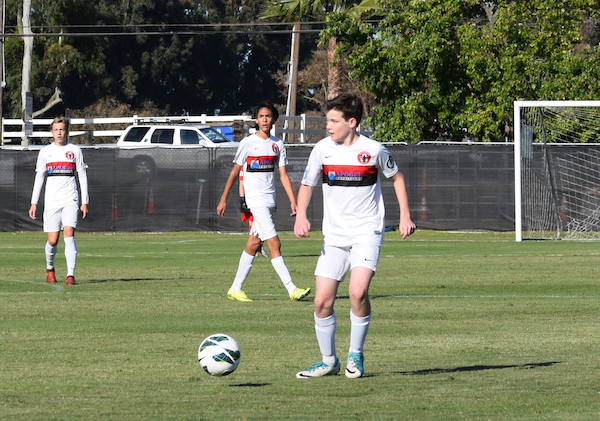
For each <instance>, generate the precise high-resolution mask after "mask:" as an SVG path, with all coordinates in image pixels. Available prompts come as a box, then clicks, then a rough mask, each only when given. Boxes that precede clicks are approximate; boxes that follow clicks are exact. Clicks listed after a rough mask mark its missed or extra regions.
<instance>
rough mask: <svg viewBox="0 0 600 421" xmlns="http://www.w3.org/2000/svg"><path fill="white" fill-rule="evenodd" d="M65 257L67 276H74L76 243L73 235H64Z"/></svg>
mask: <svg viewBox="0 0 600 421" xmlns="http://www.w3.org/2000/svg"><path fill="white" fill-rule="evenodd" d="M63 240H64V242H65V258H66V259H67V276H75V266H76V265H77V245H76V244H75V237H64V238H63Z"/></svg>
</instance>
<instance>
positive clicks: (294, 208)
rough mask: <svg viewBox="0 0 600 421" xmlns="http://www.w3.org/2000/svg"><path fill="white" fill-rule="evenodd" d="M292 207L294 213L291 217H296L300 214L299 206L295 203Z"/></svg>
mask: <svg viewBox="0 0 600 421" xmlns="http://www.w3.org/2000/svg"><path fill="white" fill-rule="evenodd" d="M291 207H292V213H290V216H296V214H297V213H298V206H297V205H296V204H295V203H292V205H291Z"/></svg>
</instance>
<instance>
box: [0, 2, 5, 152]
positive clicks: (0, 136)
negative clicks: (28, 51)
mask: <svg viewBox="0 0 600 421" xmlns="http://www.w3.org/2000/svg"><path fill="white" fill-rule="evenodd" d="M5 1H6V0H0V2H1V4H0V146H2V144H3V143H4V130H3V129H4V125H3V124H2V97H3V96H4V86H5V85H6V77H5V74H4V6H5Z"/></svg>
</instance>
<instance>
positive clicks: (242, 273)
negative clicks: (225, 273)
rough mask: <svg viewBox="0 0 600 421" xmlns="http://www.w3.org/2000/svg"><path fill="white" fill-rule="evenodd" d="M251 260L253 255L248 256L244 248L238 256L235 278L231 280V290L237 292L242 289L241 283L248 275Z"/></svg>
mask: <svg viewBox="0 0 600 421" xmlns="http://www.w3.org/2000/svg"><path fill="white" fill-rule="evenodd" d="M252 262H254V256H250V255H249V254H248V253H246V251H245V250H244V251H243V252H242V255H241V256H240V262H239V264H238V269H237V272H236V274H235V278H234V280H233V284H231V288H230V290H231V292H238V291H241V290H242V285H243V284H244V281H245V280H246V278H247V277H248V274H249V273H250V269H252Z"/></svg>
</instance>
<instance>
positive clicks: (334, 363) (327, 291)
mask: <svg viewBox="0 0 600 421" xmlns="http://www.w3.org/2000/svg"><path fill="white" fill-rule="evenodd" d="M315 284H316V290H315V314H314V318H315V334H316V336H317V343H318V344H319V351H320V352H321V361H319V362H317V363H315V364H313V365H312V366H311V367H309V368H307V369H306V370H302V371H300V372H298V373H297V374H296V377H297V378H299V379H304V378H310V377H322V376H331V375H335V374H337V373H339V371H340V360H339V359H338V358H337V353H336V349H335V332H336V330H337V319H336V315H335V311H334V303H335V297H336V294H337V289H338V286H339V282H338V281H337V280H335V279H330V278H326V277H323V276H317V277H316V281H315Z"/></svg>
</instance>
